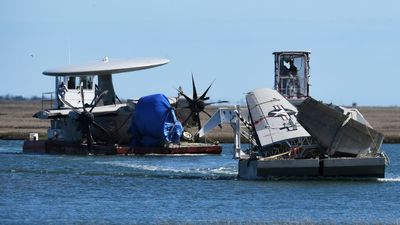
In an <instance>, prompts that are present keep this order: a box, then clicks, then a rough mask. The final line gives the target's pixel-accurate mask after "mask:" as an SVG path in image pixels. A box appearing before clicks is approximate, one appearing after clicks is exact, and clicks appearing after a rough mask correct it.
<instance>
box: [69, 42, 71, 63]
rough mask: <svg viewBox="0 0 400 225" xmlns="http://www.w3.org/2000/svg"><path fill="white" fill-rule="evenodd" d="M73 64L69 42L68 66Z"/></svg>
mask: <svg viewBox="0 0 400 225" xmlns="http://www.w3.org/2000/svg"><path fill="white" fill-rule="evenodd" d="M70 64H71V44H70V43H69V42H68V65H70Z"/></svg>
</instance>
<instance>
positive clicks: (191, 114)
mask: <svg viewBox="0 0 400 225" xmlns="http://www.w3.org/2000/svg"><path fill="white" fill-rule="evenodd" d="M193 114H194V112H193V111H192V112H190V115H189V116H188V117H187V118H186V119H185V121H184V122H183V123H182V126H183V127H185V125H186V123H187V121H188V120H189V119H190V117H192V116H193Z"/></svg>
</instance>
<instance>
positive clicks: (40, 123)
mask: <svg viewBox="0 0 400 225" xmlns="http://www.w3.org/2000/svg"><path fill="white" fill-rule="evenodd" d="M41 109H42V102H41V101H40V100H35V101H30V100H26V101H7V100H3V101H0V139H27V138H28V137H29V133H31V132H36V133H39V136H40V137H41V138H45V137H46V136H47V134H46V133H47V128H48V127H49V126H50V120H39V119H36V118H34V117H33V114H35V113H36V112H38V111H40V110H41ZM358 109H359V110H360V112H361V113H362V114H363V115H364V117H365V119H367V121H368V122H369V123H370V124H371V125H372V126H373V127H374V128H375V129H377V130H378V131H380V132H382V133H383V134H384V135H385V142H386V143H400V107H358ZM214 111H215V108H209V109H207V112H208V113H210V114H211V115H212V114H213V113H214ZM200 115H201V120H202V124H203V125H204V124H205V121H206V120H207V119H208V116H207V115H205V114H204V113H201V114H200ZM193 129H194V130H195V128H193ZM206 139H207V142H214V141H219V142H232V140H233V130H232V128H231V127H230V126H229V125H223V126H222V128H219V127H216V128H214V130H213V131H212V132H211V133H210V134H209V135H207V137H206Z"/></svg>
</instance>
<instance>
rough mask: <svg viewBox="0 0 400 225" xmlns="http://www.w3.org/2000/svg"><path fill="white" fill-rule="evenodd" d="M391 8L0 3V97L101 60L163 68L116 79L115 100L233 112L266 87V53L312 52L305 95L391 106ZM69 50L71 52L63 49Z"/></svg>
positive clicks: (395, 49) (397, 35) (230, 2)
mask: <svg viewBox="0 0 400 225" xmlns="http://www.w3.org/2000/svg"><path fill="white" fill-rule="evenodd" d="M399 12H400V1H395V0H393V1H384V0H380V1H365V0H364V1H345V0H342V1H340V0H335V1H320V0H315V1H296V0H286V1H266V0H263V1H261V0H260V1H234V0H226V1H221V0H218V1H211V0H201V1H183V0H181V1H171V0H169V1H167V0H159V1H157V0H146V1H128V0H127V1H82V0H79V1H78V0H76V1H73V0H68V1H54V0H47V1H40V0H35V1H28V0H26V1H20V0H2V1H0V32H1V35H0V50H1V55H0V66H1V78H2V79H1V82H0V95H5V94H13V95H23V96H27V97H29V96H33V95H37V96H40V95H41V93H42V92H46V91H52V90H53V89H54V87H53V85H54V80H53V79H54V78H52V77H48V76H44V75H42V72H43V71H44V70H46V69H49V68H53V67H57V66H63V65H67V64H68V61H69V60H68V58H69V57H68V56H69V53H68V52H70V57H71V64H80V63H85V62H91V61H93V60H99V59H101V58H103V57H104V56H108V57H109V58H129V57H166V58H168V59H170V63H169V64H167V65H165V66H162V67H158V68H154V69H150V70H146V71H139V72H132V73H127V74H117V75H115V76H114V85H115V87H116V92H117V95H119V96H120V97H122V98H133V97H140V96H143V95H148V94H152V93H164V94H166V95H168V96H174V95H176V90H175V88H177V87H178V86H179V85H181V86H182V87H183V89H184V90H185V92H187V93H188V94H191V78H190V74H191V73H192V72H193V74H194V76H195V79H196V83H197V84H198V85H197V86H198V89H199V90H198V92H202V91H204V90H205V89H206V88H207V86H208V85H209V83H210V82H211V81H212V80H213V79H214V78H215V79H216V81H215V83H214V86H213V88H212V89H211V90H210V92H209V93H210V95H211V98H212V99H221V100H229V101H231V103H233V104H235V103H238V102H240V101H241V100H242V99H244V93H246V92H248V91H250V90H252V89H254V88H258V87H272V86H273V80H274V79H273V56H272V52H273V51H282V50H310V51H311V83H312V87H311V94H312V96H313V97H314V98H316V99H319V100H323V101H325V102H333V103H336V104H351V103H352V102H357V103H358V104H359V105H400V100H399V98H400V72H399V71H400V70H399V69H398V68H397V66H398V64H399V58H400V57H397V55H398V54H399V53H400V29H399V27H400V25H399V24H400V13H399ZM69 49H70V50H69Z"/></svg>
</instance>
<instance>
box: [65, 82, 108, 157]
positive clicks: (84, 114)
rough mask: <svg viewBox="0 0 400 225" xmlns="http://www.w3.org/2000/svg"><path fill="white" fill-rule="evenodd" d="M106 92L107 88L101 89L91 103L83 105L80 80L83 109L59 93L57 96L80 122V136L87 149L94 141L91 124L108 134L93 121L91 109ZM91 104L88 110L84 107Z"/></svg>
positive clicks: (82, 96) (89, 148)
mask: <svg viewBox="0 0 400 225" xmlns="http://www.w3.org/2000/svg"><path fill="white" fill-rule="evenodd" d="M107 93H108V91H107V90H105V91H103V92H102V93H101V94H100V95H98V96H97V97H96V98H95V99H93V101H92V103H91V105H85V96H84V92H83V83H82V82H81V84H80V94H81V102H82V109H83V111H79V110H78V108H76V107H74V106H72V105H71V104H70V103H69V102H68V101H66V100H65V99H63V98H62V97H61V96H60V95H59V96H58V98H59V99H60V101H61V102H62V103H63V104H64V105H67V106H69V107H70V108H71V109H72V111H73V112H74V114H75V116H72V117H74V118H75V119H76V120H77V121H79V123H80V129H81V130H82V137H83V138H86V142H87V150H88V151H91V150H92V145H93V143H94V139H93V135H92V131H91V128H92V126H93V127H94V128H96V129H98V130H100V131H102V132H103V133H105V134H107V135H108V136H110V134H109V133H108V131H107V130H106V129H104V128H103V127H102V126H101V125H100V124H98V123H97V122H96V121H94V115H93V113H92V111H93V109H94V108H95V107H96V106H97V104H98V103H99V102H100V100H101V99H102V98H103V96H104V95H106V94H107ZM88 106H91V108H90V109H89V110H87V109H86V107H88Z"/></svg>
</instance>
